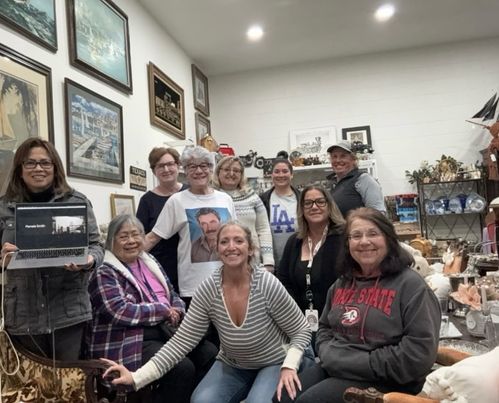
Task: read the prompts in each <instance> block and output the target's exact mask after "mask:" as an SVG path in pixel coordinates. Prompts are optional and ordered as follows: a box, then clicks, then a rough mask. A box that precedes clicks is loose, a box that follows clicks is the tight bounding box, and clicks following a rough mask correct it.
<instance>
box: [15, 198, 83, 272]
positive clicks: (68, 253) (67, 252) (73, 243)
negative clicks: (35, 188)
mask: <svg viewBox="0 0 499 403" xmlns="http://www.w3.org/2000/svg"><path fill="white" fill-rule="evenodd" d="M15 219H16V229H15V231H16V232H15V245H16V246H17V248H18V249H19V250H18V252H16V254H15V255H14V256H13V257H12V259H11V261H10V263H9V265H8V266H7V268H8V269H9V270H12V269H32V268H36V267H63V266H64V265H65V264H68V263H75V264H78V265H80V264H86V263H87V256H88V222H87V205H86V204H85V203H17V205H16V210H15Z"/></svg>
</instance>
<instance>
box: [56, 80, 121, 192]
mask: <svg viewBox="0 0 499 403" xmlns="http://www.w3.org/2000/svg"><path fill="white" fill-rule="evenodd" d="M64 86H65V94H66V100H65V103H66V109H65V112H66V137H67V138H66V161H67V162H66V169H67V172H68V175H69V176H74V177H77V178H85V179H92V180H96V181H100V182H110V183H123V182H124V181H125V174H124V161H123V113H122V109H121V106H120V105H118V104H117V103H115V102H113V101H111V100H109V99H107V98H104V97H103V96H102V95H99V94H97V93H96V92H93V91H90V90H89V89H87V88H85V87H83V86H81V85H80V84H77V83H75V82H74V81H71V80H70V79H68V78H66V79H65V81H64Z"/></svg>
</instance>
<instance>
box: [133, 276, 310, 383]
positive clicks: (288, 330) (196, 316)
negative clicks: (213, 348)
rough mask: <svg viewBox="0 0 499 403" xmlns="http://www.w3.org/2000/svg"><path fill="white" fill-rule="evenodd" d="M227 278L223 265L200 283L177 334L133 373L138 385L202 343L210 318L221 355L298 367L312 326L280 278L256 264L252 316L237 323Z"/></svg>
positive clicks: (237, 363)
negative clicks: (226, 297)
mask: <svg viewBox="0 0 499 403" xmlns="http://www.w3.org/2000/svg"><path fill="white" fill-rule="evenodd" d="M221 278H222V269H221V268H220V269H218V270H217V271H216V272H215V273H213V275H212V276H211V277H209V278H208V279H206V280H205V281H204V282H203V283H202V284H201V285H200V286H199V288H198V290H197V291H196V293H195V294H194V297H193V299H192V302H191V305H190V307H189V310H188V312H187V315H186V317H185V319H184V321H183V322H182V324H181V326H180V328H179V329H178V331H177V333H176V334H175V336H174V337H172V338H171V339H170V340H169V341H168V342H167V343H166V344H165V345H164V346H163V347H162V348H161V350H159V352H158V353H157V354H156V355H155V356H154V357H153V358H152V359H151V360H150V361H149V362H148V363H146V364H145V365H144V366H142V367H141V368H140V369H139V370H137V371H136V372H134V373H133V380H134V384H135V387H136V388H137V389H140V388H141V387H143V386H145V385H147V384H148V383H150V382H152V381H154V380H156V379H159V378H160V377H161V376H162V375H163V374H165V373H166V372H168V371H169V370H170V369H171V368H172V367H174V366H175V365H176V364H177V363H178V362H179V361H180V360H181V359H182V358H183V357H184V356H185V355H186V354H188V353H189V352H190V351H191V350H192V349H193V348H194V347H195V346H196V345H197V344H198V343H199V341H200V340H201V338H202V337H203V336H204V334H205V333H206V330H207V329H208V326H209V324H210V322H212V323H213V324H214V326H215V327H216V329H217V331H218V334H219V336H220V352H219V354H218V357H217V359H219V360H221V361H223V362H224V363H226V364H228V365H230V366H233V367H236V368H244V369H259V368H263V367H266V366H269V365H276V364H282V365H283V366H285V367H288V368H295V369H298V366H299V364H300V361H301V357H302V354H303V350H304V349H305V347H307V345H308V344H309V343H310V339H311V330H310V327H309V326H308V324H307V321H306V319H305V317H304V315H303V313H302V312H301V311H300V309H299V308H298V305H296V303H295V302H294V300H293V299H292V298H291V296H290V295H289V294H288V293H287V292H286V289H285V288H284V287H283V285H282V284H281V283H280V282H279V280H277V279H276V278H275V276H274V275H272V274H270V273H269V272H267V271H266V270H263V269H258V268H255V267H254V268H253V273H252V277H251V285H250V295H249V301H248V307H247V312H246V317H245V319H244V322H243V323H242V324H241V326H236V325H235V324H234V323H233V322H232V320H231V318H230V316H229V314H228V312H227V309H226V307H225V301H224V297H223V291H222V283H221Z"/></svg>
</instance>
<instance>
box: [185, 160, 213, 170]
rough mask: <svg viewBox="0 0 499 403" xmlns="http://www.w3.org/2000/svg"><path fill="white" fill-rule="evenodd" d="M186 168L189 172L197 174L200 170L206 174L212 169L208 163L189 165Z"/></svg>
mask: <svg viewBox="0 0 499 403" xmlns="http://www.w3.org/2000/svg"><path fill="white" fill-rule="evenodd" d="M186 168H187V170H188V171H189V172H196V171H197V170H198V168H201V171H203V172H206V171H208V170H209V169H210V168H211V164H207V163H206V162H203V163H202V164H188V165H187V166H186Z"/></svg>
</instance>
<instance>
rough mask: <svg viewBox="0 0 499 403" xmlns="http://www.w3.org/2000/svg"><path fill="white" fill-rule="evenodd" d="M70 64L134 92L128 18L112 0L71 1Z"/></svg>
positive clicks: (69, 12) (69, 13) (69, 8)
mask: <svg viewBox="0 0 499 403" xmlns="http://www.w3.org/2000/svg"><path fill="white" fill-rule="evenodd" d="M68 16H69V18H68V25H69V32H70V35H69V50H70V61H71V64H72V65H74V66H76V67H78V68H80V69H82V70H84V71H86V72H87V73H89V74H92V75H94V76H95V77H97V78H99V79H101V80H103V81H105V82H107V83H108V84H110V85H112V86H114V87H115V88H117V89H120V90H122V91H125V92H129V93H131V92H132V72H131V66H130V41H129V36H128V17H127V16H126V14H125V13H124V12H123V11H121V10H120V9H119V8H118V6H116V5H115V4H114V3H113V2H112V1H110V0H68Z"/></svg>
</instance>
